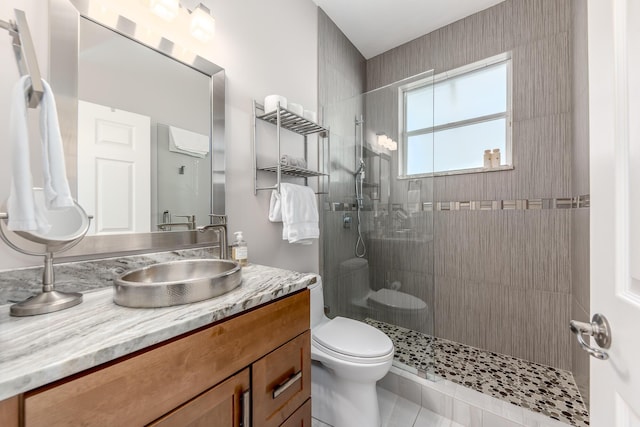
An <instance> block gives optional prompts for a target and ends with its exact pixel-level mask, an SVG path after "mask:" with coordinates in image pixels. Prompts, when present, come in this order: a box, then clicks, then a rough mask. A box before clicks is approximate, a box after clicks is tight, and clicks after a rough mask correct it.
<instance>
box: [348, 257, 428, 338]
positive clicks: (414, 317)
mask: <svg viewBox="0 0 640 427" xmlns="http://www.w3.org/2000/svg"><path fill="white" fill-rule="evenodd" d="M339 284H340V287H341V289H344V292H345V293H346V295H347V298H346V300H347V301H346V302H347V304H348V307H344V309H345V310H346V312H347V313H351V312H353V314H354V315H355V316H356V317H363V318H364V317H368V316H370V317H373V318H375V319H377V320H381V321H383V322H387V323H391V324H394V325H397V326H402V327H405V328H409V329H412V330H415V331H425V329H426V330H429V329H428V328H429V322H430V317H429V315H428V307H427V304H426V303H425V302H424V301H423V300H421V299H420V298H418V297H415V296H413V295H410V294H408V293H406V292H401V291H398V290H395V289H388V288H382V289H379V290H377V291H374V290H372V289H371V288H370V287H369V262H368V261H367V260H366V259H364V258H351V259H348V260H346V261H343V262H342V263H340V270H339Z"/></svg>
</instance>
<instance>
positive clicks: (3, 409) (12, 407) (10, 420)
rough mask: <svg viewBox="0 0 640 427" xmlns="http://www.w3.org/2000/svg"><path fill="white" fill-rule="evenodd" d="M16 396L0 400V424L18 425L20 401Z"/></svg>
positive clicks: (12, 426) (13, 426) (3, 425)
mask: <svg viewBox="0 0 640 427" xmlns="http://www.w3.org/2000/svg"><path fill="white" fill-rule="evenodd" d="M19 399H20V398H19V397H18V396H14V397H10V398H9V399H7V400H3V401H1V402H0V426H2V427H18V425H19V424H18V420H19V414H20V401H19Z"/></svg>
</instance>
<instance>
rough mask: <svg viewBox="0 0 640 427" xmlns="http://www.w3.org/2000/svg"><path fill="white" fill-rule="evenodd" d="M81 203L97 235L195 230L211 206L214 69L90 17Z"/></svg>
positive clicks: (83, 81) (82, 73)
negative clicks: (177, 57)
mask: <svg viewBox="0 0 640 427" xmlns="http://www.w3.org/2000/svg"><path fill="white" fill-rule="evenodd" d="M78 59H79V62H78V70H79V75H78V99H79V104H78V152H77V155H78V202H79V203H80V204H81V205H82V206H84V207H85V209H86V210H87V211H88V213H89V214H90V215H94V217H95V220H94V223H93V226H92V229H91V231H90V233H91V234H118V233H140V232H150V231H172V230H173V231H175V230H191V229H194V228H195V227H196V226H197V225H204V224H208V223H209V217H208V214H209V213H211V154H212V153H211V150H210V139H211V138H210V135H211V126H212V123H211V117H212V112H211V77H210V76H208V75H206V74H203V73H201V72H199V71H197V70H195V69H193V68H191V67H188V66H186V65H184V64H182V63H180V62H178V61H175V60H173V59H171V58H169V57H167V56H165V55H162V54H159V53H158V52H156V51H154V50H152V49H149V48H148V47H146V46H143V45H141V44H139V43H137V42H135V41H133V40H131V39H129V38H127V37H124V36H123V35H120V34H118V33H116V32H114V31H112V30H110V29H107V28H105V27H103V26H101V25H99V24H96V23H95V22H93V21H90V20H88V19H86V18H81V20H80V43H79V58H78Z"/></svg>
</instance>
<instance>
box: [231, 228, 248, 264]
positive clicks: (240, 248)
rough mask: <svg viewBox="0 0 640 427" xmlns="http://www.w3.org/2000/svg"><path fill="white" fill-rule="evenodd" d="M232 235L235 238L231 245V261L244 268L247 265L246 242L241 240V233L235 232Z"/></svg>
mask: <svg viewBox="0 0 640 427" xmlns="http://www.w3.org/2000/svg"><path fill="white" fill-rule="evenodd" d="M233 234H234V235H235V236H236V240H235V241H234V242H233V243H232V244H231V259H232V260H234V261H235V262H237V263H238V264H239V265H240V266H241V267H244V266H246V265H247V264H248V263H249V250H248V248H247V242H245V241H244V239H243V238H242V231H236V232H235V233H233Z"/></svg>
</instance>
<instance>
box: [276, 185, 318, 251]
mask: <svg viewBox="0 0 640 427" xmlns="http://www.w3.org/2000/svg"><path fill="white" fill-rule="evenodd" d="M280 204H281V206H280V207H281V212H282V238H283V240H288V241H289V243H298V244H311V239H317V238H318V237H319V236H320V228H319V226H318V220H319V216H318V206H317V203H316V195H315V193H314V192H313V190H312V189H311V188H309V187H306V186H302V185H295V184H288V183H282V184H280Z"/></svg>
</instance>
